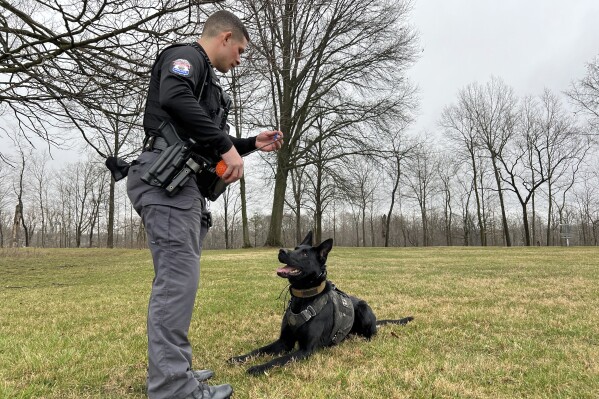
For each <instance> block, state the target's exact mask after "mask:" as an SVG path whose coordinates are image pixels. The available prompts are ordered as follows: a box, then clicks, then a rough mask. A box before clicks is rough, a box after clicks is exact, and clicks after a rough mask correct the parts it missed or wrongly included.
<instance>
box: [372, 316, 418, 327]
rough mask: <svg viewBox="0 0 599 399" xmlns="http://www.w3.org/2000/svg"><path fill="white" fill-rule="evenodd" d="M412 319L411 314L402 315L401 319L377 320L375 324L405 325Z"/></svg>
mask: <svg viewBox="0 0 599 399" xmlns="http://www.w3.org/2000/svg"><path fill="white" fill-rule="evenodd" d="M412 320H414V317H412V316H408V317H404V318H403V319H399V320H388V319H387V320H377V321H376V326H377V327H380V326H384V325H386V324H400V325H402V326H405V325H406V324H408V323H409V322H411V321H412Z"/></svg>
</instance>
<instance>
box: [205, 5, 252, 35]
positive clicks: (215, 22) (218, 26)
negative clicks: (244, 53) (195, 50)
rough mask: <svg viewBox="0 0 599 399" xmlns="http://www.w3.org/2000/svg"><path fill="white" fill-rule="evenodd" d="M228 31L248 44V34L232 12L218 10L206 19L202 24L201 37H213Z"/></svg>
mask: <svg viewBox="0 0 599 399" xmlns="http://www.w3.org/2000/svg"><path fill="white" fill-rule="evenodd" d="M227 31H230V32H231V33H233V37H234V38H235V39H237V40H241V39H242V38H243V37H245V39H246V40H247V41H248V42H249V41H250V34H249V33H248V31H247V29H246V28H245V26H244V25H243V22H241V20H240V19H239V18H238V17H237V16H236V15H235V14H233V13H232V12H229V11H225V10H220V11H217V12H215V13H214V14H212V15H211V16H209V17H208V19H207V20H206V22H205V23H204V30H203V31H202V36H204V37H214V36H216V35H218V34H219V33H221V32H227Z"/></svg>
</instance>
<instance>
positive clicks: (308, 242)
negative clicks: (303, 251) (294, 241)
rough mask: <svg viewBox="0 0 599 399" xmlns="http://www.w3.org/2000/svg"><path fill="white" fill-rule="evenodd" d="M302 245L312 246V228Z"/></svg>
mask: <svg viewBox="0 0 599 399" xmlns="http://www.w3.org/2000/svg"><path fill="white" fill-rule="evenodd" d="M300 245H309V246H312V230H310V231H309V232H308V235H306V238H304V241H302V243H301V244H300Z"/></svg>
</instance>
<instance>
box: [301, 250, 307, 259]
mask: <svg viewBox="0 0 599 399" xmlns="http://www.w3.org/2000/svg"><path fill="white" fill-rule="evenodd" d="M302 256H303V257H304V258H307V257H308V251H306V250H304V251H302Z"/></svg>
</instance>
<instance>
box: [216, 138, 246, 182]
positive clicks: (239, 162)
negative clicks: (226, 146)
mask: <svg viewBox="0 0 599 399" xmlns="http://www.w3.org/2000/svg"><path fill="white" fill-rule="evenodd" d="M221 157H222V159H223V161H225V163H226V164H227V170H226V171H225V173H224V174H223V176H222V179H223V180H224V181H225V183H227V184H228V183H233V182H236V181H237V180H239V179H241V177H242V176H243V158H241V157H240V156H239V153H238V152H237V150H236V149H235V146H233V147H231V149H230V150H229V151H227V152H225V153H224V154H222V155H221Z"/></svg>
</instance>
